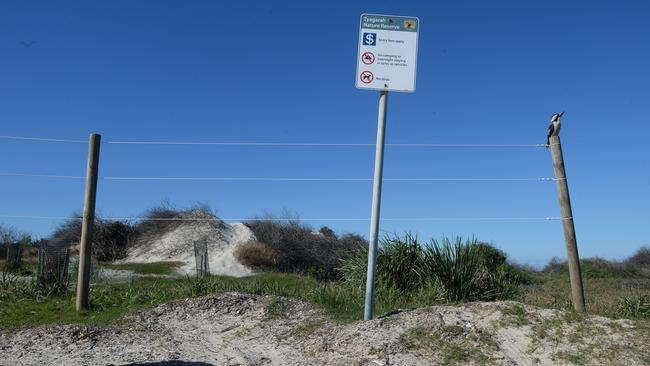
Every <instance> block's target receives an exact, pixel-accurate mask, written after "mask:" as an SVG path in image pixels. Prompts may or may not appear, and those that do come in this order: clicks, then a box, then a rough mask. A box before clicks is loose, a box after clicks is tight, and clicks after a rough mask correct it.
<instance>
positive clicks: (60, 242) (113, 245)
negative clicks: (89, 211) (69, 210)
mask: <svg viewBox="0 0 650 366" xmlns="http://www.w3.org/2000/svg"><path fill="white" fill-rule="evenodd" d="M77 217H78V216H77ZM135 234H136V232H135V228H134V227H133V226H132V225H130V224H129V223H128V222H122V221H110V220H102V219H100V218H96V219H95V224H94V226H93V242H92V246H91V248H92V255H93V256H94V257H96V258H97V260H99V261H113V260H116V259H122V258H125V257H126V252H127V250H128V248H129V246H130V245H131V242H132V241H133V240H134V237H135ZM80 240H81V220H78V219H76V220H75V219H72V220H68V221H66V222H64V223H63V224H61V225H60V226H59V227H58V228H57V229H56V230H55V231H54V234H52V236H51V237H50V240H49V241H50V244H51V245H56V246H71V247H73V246H76V245H78V244H79V241H80Z"/></svg>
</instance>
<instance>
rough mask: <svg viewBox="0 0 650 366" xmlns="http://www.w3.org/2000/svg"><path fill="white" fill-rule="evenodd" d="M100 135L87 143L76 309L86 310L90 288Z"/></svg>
mask: <svg viewBox="0 0 650 366" xmlns="http://www.w3.org/2000/svg"><path fill="white" fill-rule="evenodd" d="M100 143H101V136H100V135H98V134H94V133H93V134H91V135H90V141H89V144H88V167H87V170H86V192H85V196H84V212H83V221H82V226H81V241H80V244H79V278H78V281H77V303H76V308H77V311H83V310H88V293H89V290H90V254H91V251H92V241H93V226H94V223H95V199H96V197H97V177H98V175H99V147H100Z"/></svg>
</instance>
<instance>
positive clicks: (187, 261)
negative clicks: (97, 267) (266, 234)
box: [117, 216, 255, 277]
mask: <svg viewBox="0 0 650 366" xmlns="http://www.w3.org/2000/svg"><path fill="white" fill-rule="evenodd" d="M187 218H196V217H194V216H188V217H187ZM161 226H162V229H157V230H149V232H145V233H144V234H141V235H140V236H139V237H138V239H137V240H136V243H135V244H134V245H133V247H132V248H130V249H129V251H128V253H127V257H126V259H123V260H121V261H119V262H117V263H129V262H138V263H151V262H172V261H173V262H182V263H184V264H183V265H182V267H181V268H180V269H179V270H180V272H181V273H183V274H194V273H196V265H195V259H194V243H195V242H200V241H204V240H205V241H206V242H207V244H208V259H209V262H210V273H211V274H216V275H228V276H235V277H242V276H247V275H250V274H252V271H251V270H250V269H249V268H248V267H246V266H244V265H243V264H241V263H239V262H238V261H237V260H236V259H235V257H234V256H233V252H234V250H235V248H236V247H237V245H239V244H242V243H245V242H247V241H249V240H252V239H254V238H255V236H254V234H253V232H252V231H251V230H250V229H249V228H248V227H246V225H244V224H241V223H237V224H232V225H230V224H227V223H225V222H221V221H179V222H177V223H171V224H166V225H164V226H163V225H161Z"/></svg>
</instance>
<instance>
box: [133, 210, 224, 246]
mask: <svg viewBox="0 0 650 366" xmlns="http://www.w3.org/2000/svg"><path fill="white" fill-rule="evenodd" d="M141 216H142V217H145V218H147V219H149V220H143V221H141V222H139V223H138V224H137V225H135V231H136V234H137V237H138V240H137V242H138V243H151V242H154V241H156V240H159V239H160V237H161V236H162V235H165V234H166V233H168V232H170V231H173V230H175V229H177V228H178V227H180V226H182V225H187V224H188V223H190V224H191V225H194V226H196V227H200V226H206V225H213V226H215V227H217V228H221V229H224V228H225V227H226V224H225V223H224V222H223V221H221V220H219V219H218V218H217V216H216V215H215V213H214V212H213V211H212V210H211V209H210V207H209V206H208V205H205V204H201V203H197V204H195V205H193V206H191V207H190V208H188V209H178V208H176V207H175V206H173V205H171V204H169V203H167V202H163V203H161V204H160V205H158V206H156V207H154V208H151V209H149V210H147V211H146V212H145V213H144V214H142V215H141ZM176 219H178V220H176ZM189 219H201V220H207V221H197V222H188V221H184V220H189Z"/></svg>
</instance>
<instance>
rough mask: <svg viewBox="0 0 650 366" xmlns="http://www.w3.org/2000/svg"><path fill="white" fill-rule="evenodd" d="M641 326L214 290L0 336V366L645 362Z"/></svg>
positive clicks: (497, 309)
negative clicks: (345, 319) (96, 321)
mask: <svg viewBox="0 0 650 366" xmlns="http://www.w3.org/2000/svg"><path fill="white" fill-rule="evenodd" d="M648 335H650V332H649V331H648V328H647V325H642V326H640V325H638V324H635V323H633V322H631V321H627V320H610V319H607V318H602V317H588V318H580V317H577V316H575V315H571V314H570V313H565V312H560V311H555V310H545V309H538V308H534V307H529V306H524V305H521V304H519V303H515V302H501V303H473V304H466V305H462V306H435V307H431V308H425V309H418V310H413V311H404V312H399V313H397V314H393V315H390V316H386V317H383V318H380V319H376V320H373V321H370V322H354V323H351V324H346V325H340V324H336V323H334V322H332V321H331V320H329V318H328V317H326V316H325V315H324V314H323V313H322V312H321V311H320V310H319V309H318V308H316V307H314V306H312V305H309V304H306V303H303V302H300V301H297V300H292V299H285V298H274V297H265V296H255V295H245V294H236V293H231V294H224V295H219V296H209V297H203V298H197V299H191V300H184V301H179V302H174V303H170V304H165V305H161V306H158V307H155V308H153V309H149V310H146V311H142V312H139V313H136V314H133V315H129V316H127V317H125V318H124V319H123V320H122V321H121V322H119V323H118V324H115V325H113V326H110V327H94V326H91V327H88V326H54V327H38V328H33V329H24V330H20V331H18V332H16V333H14V334H3V335H1V336H0V350H1V353H2V357H1V358H0V365H7V366H9V365H165V366H169V365H188V366H190V365H191V366H207V365H376V366H379V365H436V364H477V365H479V364H480V365H483V364H496V365H533V364H539V365H557V364H581V363H583V364H602V365H605V364H607V365H615V364H620V365H644V364H648V363H649V362H650V349H649V348H650V347H648V346H647V344H646V342H647V339H648V338H647V337H648Z"/></svg>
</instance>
